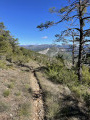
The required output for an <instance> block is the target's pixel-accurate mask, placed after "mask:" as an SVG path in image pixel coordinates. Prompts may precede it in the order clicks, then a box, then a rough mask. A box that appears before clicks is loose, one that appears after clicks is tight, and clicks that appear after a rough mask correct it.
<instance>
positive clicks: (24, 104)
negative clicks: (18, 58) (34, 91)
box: [0, 67, 32, 120]
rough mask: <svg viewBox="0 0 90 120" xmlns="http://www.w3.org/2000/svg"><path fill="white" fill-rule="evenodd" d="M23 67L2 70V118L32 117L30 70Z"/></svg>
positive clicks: (22, 119)
mask: <svg viewBox="0 0 90 120" xmlns="http://www.w3.org/2000/svg"><path fill="white" fill-rule="evenodd" d="M22 69H23V70H22ZM22 69H20V68H16V67H15V68H13V69H7V70H5V69H4V70H2V69H1V70H0V120H12V119H13V120H28V119H29V120H30V119H31V109H32V106H31V103H32V97H31V93H29V90H28V89H29V88H30V78H29V72H27V71H26V69H27V68H22ZM8 91H9V92H8Z"/></svg>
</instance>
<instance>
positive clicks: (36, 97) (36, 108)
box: [30, 70, 45, 120]
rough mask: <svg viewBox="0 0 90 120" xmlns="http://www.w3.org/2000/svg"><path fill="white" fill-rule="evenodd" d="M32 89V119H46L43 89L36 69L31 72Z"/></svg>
mask: <svg viewBox="0 0 90 120" xmlns="http://www.w3.org/2000/svg"><path fill="white" fill-rule="evenodd" d="M30 81H31V89H32V96H33V103H32V120H44V116H45V113H44V103H43V98H42V89H41V88H40V85H39V83H38V80H37V77H36V75H35V71H34V70H32V71H31V72H30Z"/></svg>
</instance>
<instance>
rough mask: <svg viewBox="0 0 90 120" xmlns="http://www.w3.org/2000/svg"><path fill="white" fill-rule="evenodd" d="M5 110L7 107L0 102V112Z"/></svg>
mask: <svg viewBox="0 0 90 120" xmlns="http://www.w3.org/2000/svg"><path fill="white" fill-rule="evenodd" d="M7 108H8V106H7V105H6V104H5V103H3V102H0V112H4V111H6V110H7Z"/></svg>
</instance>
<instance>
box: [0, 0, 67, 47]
mask: <svg viewBox="0 0 90 120" xmlns="http://www.w3.org/2000/svg"><path fill="white" fill-rule="evenodd" d="M65 4H66V3H65V1H64V0H1V1H0V22H4V24H5V26H6V27H7V29H8V30H10V32H11V35H13V36H15V38H18V39H19V43H20V44H22V45H30V44H51V43H53V40H54V39H55V38H54V35H55V34H57V33H60V31H62V30H63V29H64V26H65V25H66V24H64V23H61V24H59V25H57V26H54V27H51V28H49V29H45V30H44V31H39V29H37V28H36V27H37V25H39V24H40V23H43V22H45V21H48V20H58V19H59V17H58V16H56V15H54V14H51V13H49V8H51V7H57V8H60V7H62V6H63V5H65Z"/></svg>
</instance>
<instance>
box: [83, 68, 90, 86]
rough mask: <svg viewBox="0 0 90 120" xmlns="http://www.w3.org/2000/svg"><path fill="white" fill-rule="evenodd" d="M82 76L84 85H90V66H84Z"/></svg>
mask: <svg viewBox="0 0 90 120" xmlns="http://www.w3.org/2000/svg"><path fill="white" fill-rule="evenodd" d="M82 75H83V80H82V82H83V83H84V84H88V85H90V68H89V67H88V66H83V67H82Z"/></svg>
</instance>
